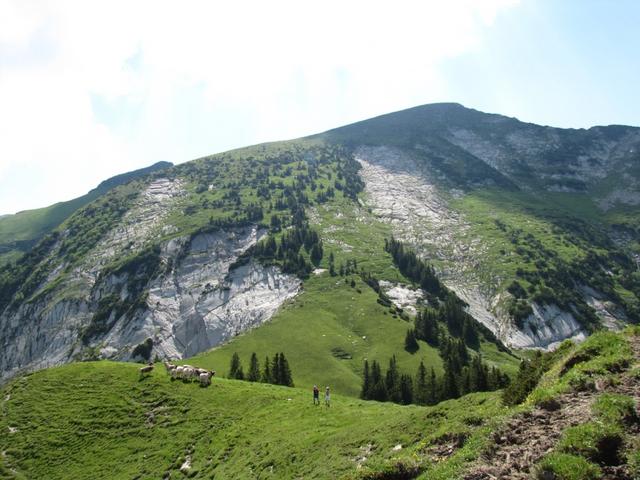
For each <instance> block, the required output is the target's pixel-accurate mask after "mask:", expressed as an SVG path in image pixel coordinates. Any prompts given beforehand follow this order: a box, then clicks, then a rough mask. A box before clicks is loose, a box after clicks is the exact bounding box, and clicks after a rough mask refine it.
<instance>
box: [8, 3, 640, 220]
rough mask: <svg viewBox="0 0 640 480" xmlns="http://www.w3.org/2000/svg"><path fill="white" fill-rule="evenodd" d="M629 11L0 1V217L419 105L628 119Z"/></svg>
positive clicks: (568, 119)
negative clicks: (125, 175) (166, 166)
mask: <svg viewBox="0 0 640 480" xmlns="http://www.w3.org/2000/svg"><path fill="white" fill-rule="evenodd" d="M639 23H640V1H636V0H615V1H614V0H547V1H544V0H540V1H534V0H520V1H517V0H486V1H483V0H466V1H465V0H460V1H452V0H447V1H445V0H441V1H431V2H430V1H425V0H422V1H417V2H403V1H401V0H395V1H389V2H377V1H373V0H368V1H363V2H359V1H336V2H334V1H327V0H324V1H322V2H310V1H300V0H296V1H277V0H273V1H264V0H261V1H255V2H245V1H233V2H215V1H186V0H185V1H183V2H175V1H174V2H168V1H167V2H164V1H159V0H154V1H148V2H147V1H131V0H129V1H122V2H120V1H115V0H109V1H102V2H94V1H88V0H81V1H62V0H55V1H49V2H48V1H31V0H16V1H13V0H0V214H2V213H13V212H15V211H18V210H23V209H28V208H35V207H40V206H45V205H48V204H51V203H54V202H56V201H60V200H67V199H70V198H73V197H76V196H78V195H81V194H83V193H85V192H87V191H88V190H89V189H91V188H93V187H95V186H96V185H97V184H98V183H99V182H100V181H101V180H103V179H105V178H107V177H109V176H113V175H115V174H118V173H122V172H125V171H128V170H133V169H136V168H140V167H143V166H146V165H149V164H151V163H154V162H156V161H159V160H167V161H171V162H174V163H180V162H183V161H187V160H190V159H193V158H197V157H199V156H203V155H207V154H211V153H215V152H219V151H224V150H228V149H230V148H234V147H240V146H245V145H249V144H254V143H259V142H264V141H270V140H279V139H287V138H294V137H298V136H303V135H307V134H312V133H317V132H320V131H323V130H327V129H329V128H333V127H336V126H339V125H343V124H346V123H350V122H353V121H356V120H361V119H365V118H368V117H371V116H375V115H379V114H382V113H386V112H389V111H394V110H400V109H403V108H406V107H411V106H415V105H420V104H424V103H432V102H442V101H454V102H459V103H462V104H464V105H466V106H469V107H473V108H477V109H479V110H483V111H487V112H495V113H502V114H505V115H509V116H515V117H518V118H520V119H521V120H526V121H531V122H535V123H541V124H547V125H554V126H562V127H589V126H592V125H596V124H612V123H619V124H631V125H639V124H640V120H639V115H640V94H639V93H638V85H639V84H640V80H639V79H640V54H639V53H638V52H640V28H639V27H638V24H639Z"/></svg>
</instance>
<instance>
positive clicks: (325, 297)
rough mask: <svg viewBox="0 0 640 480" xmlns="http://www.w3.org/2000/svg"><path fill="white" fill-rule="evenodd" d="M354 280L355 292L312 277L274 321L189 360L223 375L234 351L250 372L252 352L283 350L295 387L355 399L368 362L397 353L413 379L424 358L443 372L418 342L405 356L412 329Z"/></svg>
mask: <svg viewBox="0 0 640 480" xmlns="http://www.w3.org/2000/svg"><path fill="white" fill-rule="evenodd" d="M351 278H354V279H355V280H356V288H351V287H350V286H348V285H345V282H344V279H342V278H340V277H330V276H329V275H328V274H327V273H325V274H323V275H321V276H318V277H314V278H311V279H310V280H308V281H307V282H305V287H304V292H303V293H302V294H301V295H300V296H298V297H297V298H296V299H295V300H294V301H293V302H291V303H290V304H288V305H287V306H286V307H285V308H283V309H282V310H281V311H280V312H279V314H278V315H277V316H276V318H275V319H274V320H273V321H271V322H269V323H267V324H265V325H263V326H261V327H260V328H258V329H256V330H253V331H251V332H248V333H246V334H244V335H241V336H239V337H236V338H235V339H234V340H233V341H231V342H230V343H228V344H226V345H224V346H222V347H219V348H216V349H214V350H211V351H209V352H205V353H202V354H200V355H197V356H196V357H195V358H193V359H192V360H190V361H192V362H194V363H196V364H198V365H200V364H202V365H204V366H206V367H210V368H214V369H216V370H217V371H218V372H219V373H222V374H223V375H224V374H225V373H226V370H227V369H228V366H229V362H230V358H231V355H232V354H233V352H238V354H239V355H240V358H241V360H242V362H243V366H244V369H245V372H246V370H247V368H248V365H249V358H250V356H251V353H252V352H256V354H257V355H258V358H259V359H260V362H261V363H263V362H264V358H265V356H266V355H269V357H272V356H273V355H274V354H275V353H276V352H280V351H282V352H284V353H285V355H286V357H287V359H288V360H289V363H290V366H291V370H292V372H293V380H294V383H295V384H296V385H299V386H304V387H307V386H311V385H313V384H321V385H330V386H332V387H333V388H334V390H335V391H337V392H340V393H343V394H347V395H356V396H357V395H358V394H359V391H360V383H361V371H362V365H363V362H364V359H365V358H368V359H369V360H372V359H376V360H379V361H381V362H382V364H383V365H385V367H386V364H387V361H388V359H389V358H390V357H391V355H393V354H396V356H397V357H398V364H399V368H400V369H401V370H403V371H407V372H410V373H411V374H412V375H413V374H414V373H415V371H416V370H417V368H418V364H419V363H420V360H421V359H422V360H424V362H425V365H427V366H428V367H430V366H433V367H434V368H435V369H436V371H437V372H438V373H440V372H441V370H442V365H441V360H440V357H439V356H438V352H437V350H435V349H434V348H432V347H430V346H428V345H427V344H425V343H423V342H420V350H418V351H417V352H416V353H415V354H409V353H407V352H406V351H405V350H404V337H405V334H406V332H407V329H408V328H409V327H410V324H409V323H408V322H407V321H405V320H402V319H400V318H393V317H392V316H391V315H390V314H388V313H387V309H385V308H384V307H382V306H381V305H379V304H378V303H376V298H377V295H376V293H375V292H374V291H373V290H371V289H370V288H369V287H368V286H367V285H366V284H364V282H362V281H361V280H360V279H359V278H357V277H355V276H353V277H351ZM358 290H359V291H360V292H361V293H358ZM363 337H364V338H363ZM332 349H335V350H336V351H337V349H340V351H342V352H346V353H348V354H349V355H351V356H352V358H351V359H341V358H338V357H336V356H334V355H333V353H332Z"/></svg>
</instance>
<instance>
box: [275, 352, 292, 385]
mask: <svg viewBox="0 0 640 480" xmlns="http://www.w3.org/2000/svg"><path fill="white" fill-rule="evenodd" d="M278 371H279V372H280V374H279V377H280V385H285V386H287V387H293V378H292V377H291V369H290V368H289V362H288V361H287V358H286V357H285V356H284V353H282V352H281V353H280V359H279V363H278Z"/></svg>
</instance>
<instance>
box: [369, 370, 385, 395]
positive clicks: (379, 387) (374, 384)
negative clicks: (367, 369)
mask: <svg viewBox="0 0 640 480" xmlns="http://www.w3.org/2000/svg"><path fill="white" fill-rule="evenodd" d="M369 398H370V399H371V400H377V401H379V402H386V401H387V399H388V395H387V388H386V387H385V383H384V378H382V370H381V369H380V364H379V363H378V362H376V361H375V360H374V361H373V363H372V364H371V390H370V394H369Z"/></svg>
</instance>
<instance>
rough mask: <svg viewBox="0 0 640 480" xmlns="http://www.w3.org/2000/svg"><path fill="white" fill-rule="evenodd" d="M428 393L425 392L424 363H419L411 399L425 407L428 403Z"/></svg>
mask: <svg viewBox="0 0 640 480" xmlns="http://www.w3.org/2000/svg"><path fill="white" fill-rule="evenodd" d="M428 395H429V392H428V391H427V369H426V368H425V366H424V362H422V361H420V366H418V373H417V374H416V383H415V392H414V395H413V399H414V401H415V403H417V404H418V405H426V404H427V403H428V401H429V398H428Z"/></svg>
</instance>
